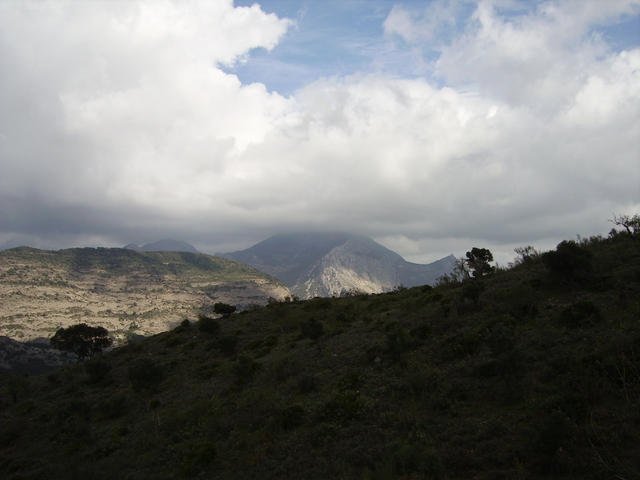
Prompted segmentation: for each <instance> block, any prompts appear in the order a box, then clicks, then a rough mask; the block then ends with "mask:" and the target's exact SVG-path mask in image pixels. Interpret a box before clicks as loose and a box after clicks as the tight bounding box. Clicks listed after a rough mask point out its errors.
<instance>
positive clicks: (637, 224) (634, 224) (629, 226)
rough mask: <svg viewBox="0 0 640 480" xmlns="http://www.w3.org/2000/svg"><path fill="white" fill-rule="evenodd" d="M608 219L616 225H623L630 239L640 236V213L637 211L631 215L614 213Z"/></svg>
mask: <svg viewBox="0 0 640 480" xmlns="http://www.w3.org/2000/svg"><path fill="white" fill-rule="evenodd" d="M609 221H610V222H611V223H613V224H614V225H616V226H618V227H624V229H625V230H626V231H627V234H628V235H629V236H630V237H631V238H632V239H634V240H635V239H638V238H640V215H638V214H637V213H636V214H635V215H634V216H633V217H630V216H629V215H614V216H613V220H609Z"/></svg>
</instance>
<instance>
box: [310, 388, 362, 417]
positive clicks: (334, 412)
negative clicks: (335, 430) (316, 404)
mask: <svg viewBox="0 0 640 480" xmlns="http://www.w3.org/2000/svg"><path fill="white" fill-rule="evenodd" d="M363 412H364V403H363V402H362V399H361V398H360V395H359V393H358V392H344V391H343V392H339V393H337V394H335V395H334V396H333V397H331V398H330V399H329V400H328V401H327V402H325V403H324V404H323V405H322V406H321V407H320V408H319V409H318V411H317V412H316V420H318V421H321V422H332V423H338V424H340V425H346V424H348V423H349V422H351V421H352V420H356V419H357V418H359V417H360V416H361V414H362V413H363Z"/></svg>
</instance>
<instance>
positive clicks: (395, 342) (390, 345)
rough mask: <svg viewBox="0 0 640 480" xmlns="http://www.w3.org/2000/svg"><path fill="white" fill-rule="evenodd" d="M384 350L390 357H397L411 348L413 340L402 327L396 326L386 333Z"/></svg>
mask: <svg viewBox="0 0 640 480" xmlns="http://www.w3.org/2000/svg"><path fill="white" fill-rule="evenodd" d="M385 336H386V352H387V353H388V354H389V355H390V356H391V357H399V356H401V355H402V354H403V353H405V352H407V351H409V350H411V348H412V347H413V342H412V341H411V338H409V335H407V332H406V330H405V329H404V328H402V327H401V326H396V327H395V328H394V329H393V330H391V331H390V332H388V333H387V334H386V335H385Z"/></svg>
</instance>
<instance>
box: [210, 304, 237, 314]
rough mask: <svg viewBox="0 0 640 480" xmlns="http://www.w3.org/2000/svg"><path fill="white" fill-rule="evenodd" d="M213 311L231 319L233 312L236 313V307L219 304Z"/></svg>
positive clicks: (214, 306)
mask: <svg viewBox="0 0 640 480" xmlns="http://www.w3.org/2000/svg"><path fill="white" fill-rule="evenodd" d="M213 311H214V312H215V313H217V314H218V315H222V316H223V317H229V316H230V315H231V314H232V313H233V312H235V311H236V306H235V305H229V304H227V303H222V302H218V303H215V304H214V305H213Z"/></svg>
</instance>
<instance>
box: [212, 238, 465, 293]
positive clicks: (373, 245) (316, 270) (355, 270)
mask: <svg viewBox="0 0 640 480" xmlns="http://www.w3.org/2000/svg"><path fill="white" fill-rule="evenodd" d="M218 255H220V256H222V257H224V258H229V259H232V260H236V261H239V262H242V263H246V264H247V265H250V266H252V267H254V268H256V269H258V270H262V271H264V272H266V273H268V274H270V275H273V276H275V277H276V278H279V279H280V280H281V281H282V282H283V283H284V284H285V285H287V287H289V289H290V290H291V292H292V293H293V294H294V295H296V296H298V297H300V298H307V299H308V298H312V297H315V296H321V297H327V296H336V295H340V294H343V293H345V292H350V291H352V292H362V293H382V292H387V291H390V290H393V289H394V288H397V287H399V286H405V287H414V286H419V285H427V284H433V283H435V281H436V279H437V278H438V277H440V276H442V275H445V274H447V273H449V272H450V271H451V269H452V268H453V265H454V263H455V257H454V256H453V255H450V256H448V257H444V258H442V259H440V260H438V261H436V262H433V263H430V264H424V265H423V264H417V263H411V262H407V261H406V260H404V258H402V256H400V255H399V254H397V253H396V252H393V251H392V250H390V249H388V248H386V247H384V246H382V245H380V244H378V243H377V242H375V241H374V240H373V239H371V238H369V237H363V236H357V235H353V234H349V233H344V232H327V233H317V232H301V233H292V234H281V235H274V236H272V237H269V238H268V239H266V240H263V241H262V242H259V243H257V244H256V245H254V246H252V247H250V248H248V249H246V250H240V251H236V252H229V253H221V254H218Z"/></svg>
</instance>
